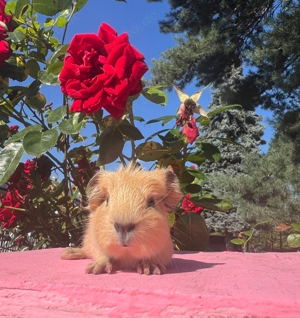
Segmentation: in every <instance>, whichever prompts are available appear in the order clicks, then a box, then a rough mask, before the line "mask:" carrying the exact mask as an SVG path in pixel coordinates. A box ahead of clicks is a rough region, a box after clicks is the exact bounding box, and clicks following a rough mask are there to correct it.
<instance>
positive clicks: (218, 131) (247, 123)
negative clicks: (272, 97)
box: [201, 67, 266, 176]
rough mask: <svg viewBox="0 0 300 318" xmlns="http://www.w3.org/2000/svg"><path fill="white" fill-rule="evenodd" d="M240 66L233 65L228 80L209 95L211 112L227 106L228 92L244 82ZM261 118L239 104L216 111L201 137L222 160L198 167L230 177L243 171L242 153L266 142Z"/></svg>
mask: <svg viewBox="0 0 300 318" xmlns="http://www.w3.org/2000/svg"><path fill="white" fill-rule="evenodd" d="M243 79H244V76H243V69H242V67H239V68H237V69H234V68H232V74H231V76H230V78H229V79H228V80H224V82H223V83H222V84H221V85H220V86H219V88H218V90H216V91H215V92H213V94H212V102H211V104H210V105H209V106H208V111H209V112H212V111H214V110H215V109H217V108H220V107H223V106H227V104H226V100H230V95H232V94H234V92H235V89H236V87H237V86H238V84H239V83H240V82H241V81H243ZM247 98H248V96H245V97H244V98H243V99H241V101H240V104H242V105H243V101H244V100H245V99H247ZM262 119H263V117H262V116H259V115H257V114H256V113H255V112H254V111H250V110H244V109H243V108H241V107H236V108H232V109H228V110H226V111H224V112H222V113H219V114H217V115H216V116H214V117H213V118H212V119H211V122H210V124H209V126H206V127H205V126H204V127H205V128H203V129H202V131H203V134H202V135H201V138H203V139H206V140H208V141H209V142H212V144H214V145H215V146H216V147H217V148H218V149H219V150H220V152H221V159H220V161H219V162H218V163H217V164H216V163H214V162H204V163H203V164H202V165H201V169H205V170H206V172H207V173H211V172H217V171H219V172H221V173H225V174H228V175H230V176H235V175H236V174H237V173H241V172H243V169H242V165H241V163H242V159H243V157H244V156H245V154H248V153H254V154H256V155H258V154H259V152H260V150H261V149H260V148H259V146H260V145H264V144H265V143H266V142H265V141H264V140H262V137H263V135H264V130H265V128H266V127H265V126H264V125H262V124H261V121H262ZM215 137H217V138H223V139H226V140H230V141H233V142H235V143H240V144H241V145H242V146H238V145H236V144H232V143H227V142H223V141H221V140H219V139H215Z"/></svg>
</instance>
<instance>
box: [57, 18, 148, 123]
mask: <svg viewBox="0 0 300 318" xmlns="http://www.w3.org/2000/svg"><path fill="white" fill-rule="evenodd" d="M68 52H69V53H70V55H68V56H66V57H65V60H64V67H63V69H62V71H61V73H60V77H59V79H60V81H61V90H62V92H63V93H64V94H67V95H69V96H71V97H72V98H74V100H75V101H74V102H73V105H72V106H71V108H70V110H71V111H72V112H85V113H87V114H91V113H95V112H97V111H98V110H100V109H101V108H104V109H106V110H107V111H108V112H109V113H110V114H111V115H112V116H113V117H114V118H115V119H116V120H119V119H120V118H121V117H122V116H123V115H124V113H125V110H126V102H127V98H128V96H131V95H136V94H137V93H139V92H140V91H141V90H142V88H143V87H142V83H141V78H142V76H143V75H144V74H145V73H146V71H147V70H148V67H147V65H146V63H145V62H144V59H145V58H144V56H143V55H142V54H141V53H140V52H139V51H137V50H136V49H135V48H134V47H133V46H131V45H130V44H129V40H128V34H127V33H123V34H121V35H119V36H118V35H117V33H116V31H115V30H114V29H113V28H112V27H110V26H109V25H108V24H106V23H103V24H102V25H101V26H100V29H99V33H98V35H96V34H78V35H75V37H74V38H73V39H72V41H71V44H70V46H69V48H68Z"/></svg>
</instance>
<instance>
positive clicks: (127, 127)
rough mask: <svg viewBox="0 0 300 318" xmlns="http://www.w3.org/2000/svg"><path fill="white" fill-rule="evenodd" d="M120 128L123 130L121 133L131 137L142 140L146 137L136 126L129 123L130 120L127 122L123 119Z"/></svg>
mask: <svg viewBox="0 0 300 318" xmlns="http://www.w3.org/2000/svg"><path fill="white" fill-rule="evenodd" d="M118 128H119V129H120V130H121V133H122V134H123V135H125V136H127V137H129V138H130V139H133V140H141V139H144V136H143V135H142V133H141V132H140V131H139V130H138V129H137V128H136V127H134V126H132V125H131V124H129V122H127V123H126V121H123V122H122V123H121V124H120V125H119V126H118Z"/></svg>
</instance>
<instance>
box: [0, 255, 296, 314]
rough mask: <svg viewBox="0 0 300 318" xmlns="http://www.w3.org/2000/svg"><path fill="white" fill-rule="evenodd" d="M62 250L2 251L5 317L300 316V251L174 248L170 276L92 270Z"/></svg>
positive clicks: (0, 296) (0, 295)
mask: <svg viewBox="0 0 300 318" xmlns="http://www.w3.org/2000/svg"><path fill="white" fill-rule="evenodd" d="M61 251H62V249H52V250H40V251H30V252H15V253H6V254H0V268H1V277H0V302H1V306H0V317H9V318H10V317H22V318H23V317H24V318H27V317H28V318H29V317H41V316H43V318H46V317H98V316H104V317H191V316H192V317H211V318H216V317H223V318H224V317H231V318H240V317H241V318H244V317H247V316H248V317H264V318H265V317H270V318H273V317H274V318H296V317H300V293H299V286H300V276H299V275H298V273H299V263H300V253H282V254H280V253H267V254H250V253H246V254H243V253H226V252H222V253H192V252H191V253H188V252H181V253H175V254H174V256H173V260H172V264H171V266H169V268H168V273H167V274H166V275H162V276H157V275H151V276H146V275H139V274H137V273H135V272H123V271H118V272H117V273H115V274H114V275H108V274H101V275H86V274H84V270H85V267H86V265H87V264H88V263H90V262H91V260H89V259H85V260H74V261H66V260H61V259H60V253H61Z"/></svg>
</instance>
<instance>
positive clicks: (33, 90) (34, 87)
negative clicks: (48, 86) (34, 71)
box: [25, 79, 42, 97]
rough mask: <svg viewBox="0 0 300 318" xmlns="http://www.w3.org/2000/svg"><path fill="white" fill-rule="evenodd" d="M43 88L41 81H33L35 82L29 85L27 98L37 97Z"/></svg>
mask: <svg viewBox="0 0 300 318" xmlns="http://www.w3.org/2000/svg"><path fill="white" fill-rule="evenodd" d="M41 86H42V83H41V81H40V80H38V79H37V80H35V81H33V82H32V83H31V84H30V85H29V87H28V90H27V92H26V94H25V96H26V97H32V96H35V95H36V94H37V93H38V91H39V90H40V88H41Z"/></svg>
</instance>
